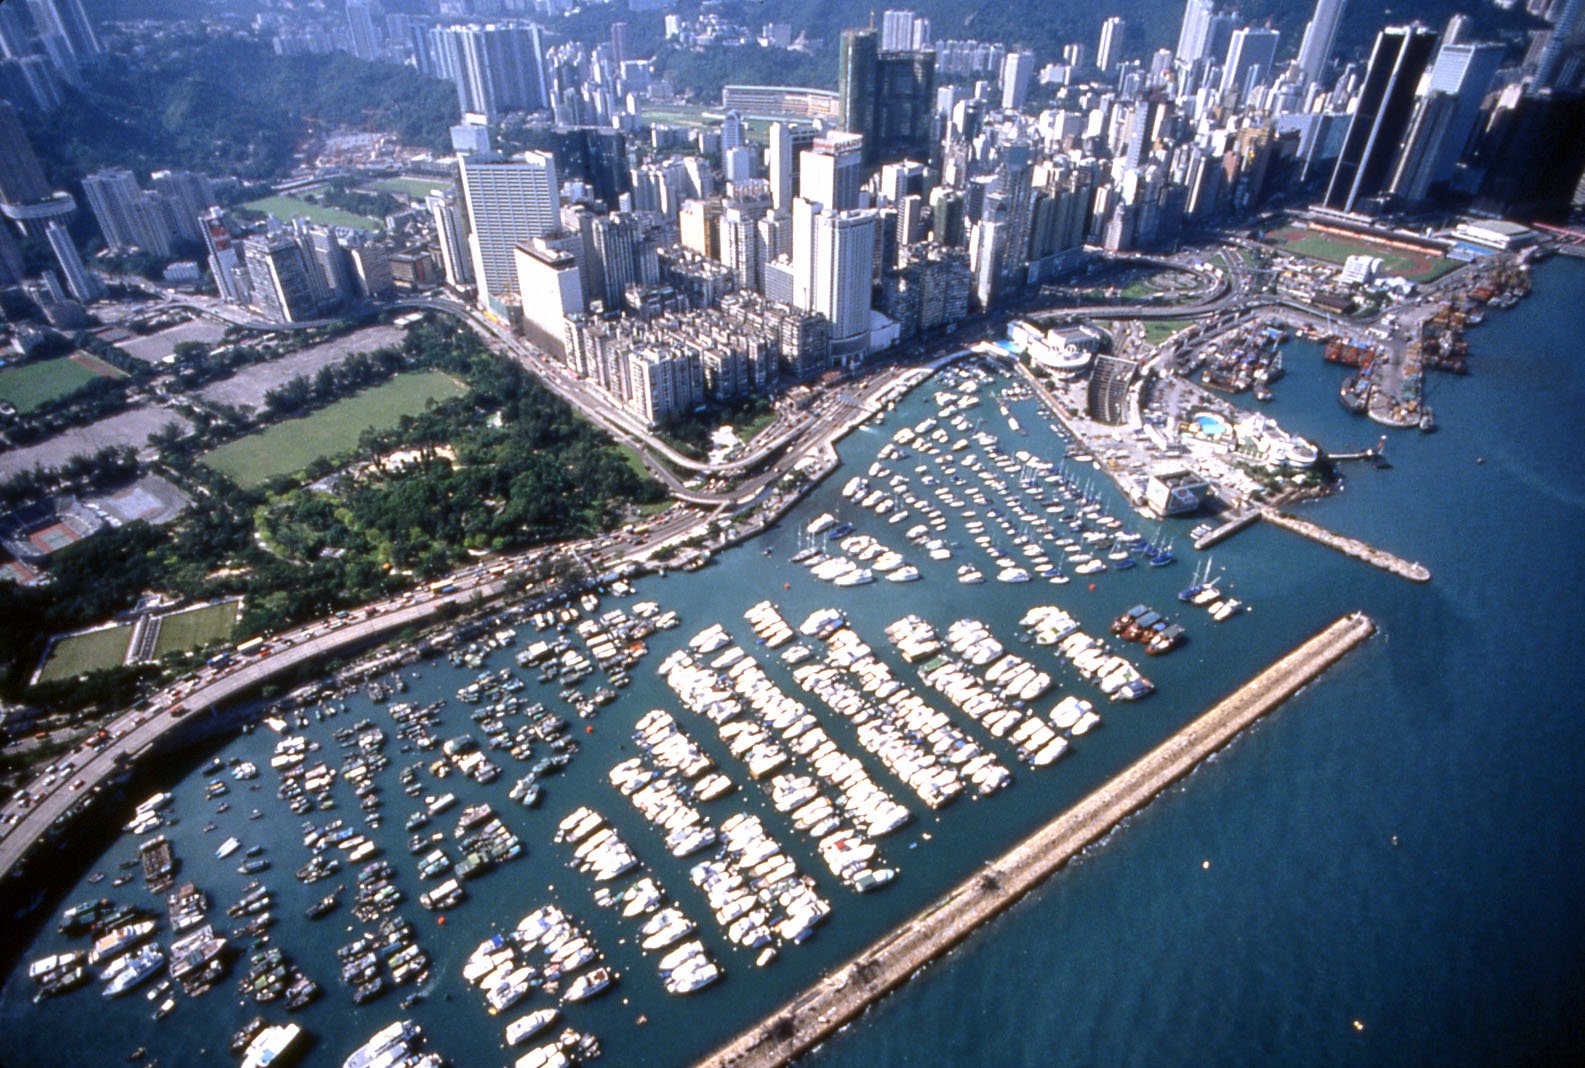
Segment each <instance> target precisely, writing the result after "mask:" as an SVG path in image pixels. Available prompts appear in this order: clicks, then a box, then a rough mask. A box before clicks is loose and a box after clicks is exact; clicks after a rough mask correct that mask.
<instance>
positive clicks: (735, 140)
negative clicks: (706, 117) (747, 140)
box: [721, 109, 743, 156]
mask: <svg viewBox="0 0 1585 1068" xmlns="http://www.w3.org/2000/svg"><path fill="white" fill-rule="evenodd" d="M741 147H743V113H742V112H740V111H737V110H735V109H734V110H729V111H727V113H726V114H725V115H724V116H722V119H721V154H722V155H723V156H724V155H726V154H727V153H728V152H730V151H732V150H733V149H734V148H741Z"/></svg>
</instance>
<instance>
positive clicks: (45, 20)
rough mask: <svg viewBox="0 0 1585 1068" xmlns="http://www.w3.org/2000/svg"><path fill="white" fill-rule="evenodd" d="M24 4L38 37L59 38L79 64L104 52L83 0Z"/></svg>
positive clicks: (56, 0) (34, 1) (57, 0)
mask: <svg viewBox="0 0 1585 1068" xmlns="http://www.w3.org/2000/svg"><path fill="white" fill-rule="evenodd" d="M27 4H28V10H29V11H31V12H32V13H33V25H34V27H35V28H36V29H37V30H38V34H39V37H40V38H41V39H43V38H47V37H56V38H59V39H60V40H61V41H62V42H64V44H65V46H66V48H67V49H68V50H69V51H70V53H71V55H72V56H73V57H74V58H75V59H76V60H77V61H78V62H79V63H81V62H85V61H88V60H91V59H93V58H94V57H95V56H98V55H99V54H100V53H101V52H103V51H104V48H103V46H102V45H100V43H99V35H98V34H97V33H96V32H95V31H94V24H93V22H91V21H90V20H89V18H88V12H87V11H85V10H83V4H82V0H27Z"/></svg>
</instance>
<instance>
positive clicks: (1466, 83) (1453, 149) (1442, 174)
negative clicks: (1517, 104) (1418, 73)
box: [1391, 43, 1503, 204]
mask: <svg viewBox="0 0 1585 1068" xmlns="http://www.w3.org/2000/svg"><path fill="white" fill-rule="evenodd" d="M1502 56H1503V47H1502V46H1501V45H1496V44H1473V43H1471V44H1444V45H1443V46H1442V48H1441V49H1440V50H1439V51H1438V52H1437V54H1436V62H1435V63H1433V64H1432V65H1431V73H1430V75H1429V76H1428V77H1427V79H1426V91H1425V93H1424V94H1423V95H1422V96H1421V97H1420V98H1419V100H1418V101H1417V102H1416V103H1415V111H1414V117H1413V118H1412V119H1411V120H1410V123H1409V129H1408V131H1407V132H1406V133H1405V134H1404V138H1403V151H1402V153H1401V154H1400V157H1399V160H1398V166H1397V168H1396V169H1395V171H1394V173H1393V177H1392V184H1391V192H1392V194H1393V195H1394V196H1395V197H1399V198H1402V199H1403V200H1405V201H1407V202H1409V203H1415V204H1417V203H1420V202H1422V201H1424V200H1426V199H1427V198H1428V197H1429V196H1431V195H1432V193H1433V191H1434V190H1435V188H1436V187H1438V186H1442V185H1445V184H1446V183H1447V181H1448V180H1449V179H1450V178H1451V177H1452V176H1453V169H1454V167H1455V166H1456V165H1457V164H1458V161H1459V157H1460V156H1461V155H1463V153H1464V149H1465V147H1466V146H1467V145H1468V144H1469V140H1470V135H1471V134H1472V133H1473V132H1474V129H1475V123H1476V121H1477V120H1478V119H1479V118H1480V109H1481V103H1482V101H1483V100H1484V99H1485V96H1486V90H1487V89H1489V88H1491V83H1492V79H1493V78H1494V77H1495V76H1496V74H1497V66H1498V64H1500V63H1501V62H1502Z"/></svg>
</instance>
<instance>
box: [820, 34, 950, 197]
mask: <svg viewBox="0 0 1585 1068" xmlns="http://www.w3.org/2000/svg"><path fill="white" fill-rule="evenodd" d="M935 87H936V57H935V53H934V52H924V51H919V52H914V51H910V52H882V51H880V49H879V47H878V45H877V41H876V36H875V31H874V30H844V31H843V33H842V44H841V48H840V50H839V52H838V68H837V97H838V101H839V106H840V108H841V111H842V128H843V129H844V130H846V131H847V132H849V133H858V134H863V135H864V164H865V165H866V166H873V165H874V164H876V163H882V162H887V161H889V160H893V159H902V158H904V157H907V156H913V157H916V158H920V159H923V158H924V157H925V156H926V155H927V154H928V152H929V148H930V120H931V118H932V116H933V115H934V113H935V92H936V88H935Z"/></svg>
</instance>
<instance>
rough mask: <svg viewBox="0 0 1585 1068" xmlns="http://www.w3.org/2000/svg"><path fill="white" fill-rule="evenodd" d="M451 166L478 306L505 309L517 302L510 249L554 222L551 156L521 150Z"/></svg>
mask: <svg viewBox="0 0 1585 1068" xmlns="http://www.w3.org/2000/svg"><path fill="white" fill-rule="evenodd" d="M457 167H458V170H459V171H460V173H461V179H462V181H461V186H462V197H463V206H464V208H465V210H466V211H467V216H468V228H469V231H470V233H469V235H468V245H469V250H470V252H471V254H472V258H473V277H474V280H475V282H476V283H477V284H478V287H479V306H480V307H483V308H490V309H492V310H493V311H495V313H496V314H497V315H505V314H508V313H509V308H510V307H511V306H512V305H513V304H515V303H517V300H516V298H517V266H516V263H515V261H514V260H513V250H514V249H515V248H517V246H518V245H521V244H524V243H526V242H528V241H531V240H532V239H534V238H536V237H542V236H544V235H546V234H549V233H551V232H553V231H554V230H555V229H556V227H557V226H558V225H559V223H560V208H561V204H560V194H559V190H560V184H559V183H558V182H557V180H556V161H555V160H554V159H553V158H552V157H551V156H550V155H549V154H548V153H545V152H525V153H523V154H522V156H521V157H518V158H514V159H509V160H492V159H489V158H480V157H478V156H462V157H460V158H459V159H458V160H457Z"/></svg>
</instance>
